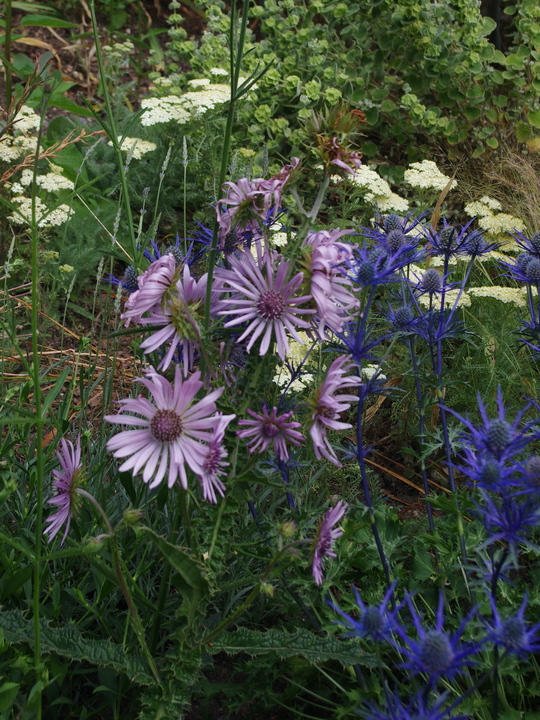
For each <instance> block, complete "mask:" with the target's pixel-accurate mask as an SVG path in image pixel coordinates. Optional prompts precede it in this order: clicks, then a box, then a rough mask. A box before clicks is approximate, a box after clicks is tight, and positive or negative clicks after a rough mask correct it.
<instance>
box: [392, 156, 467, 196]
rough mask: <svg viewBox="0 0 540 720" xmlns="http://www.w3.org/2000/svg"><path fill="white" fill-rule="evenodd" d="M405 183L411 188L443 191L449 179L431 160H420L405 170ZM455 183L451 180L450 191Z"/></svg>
mask: <svg viewBox="0 0 540 720" xmlns="http://www.w3.org/2000/svg"><path fill="white" fill-rule="evenodd" d="M404 178H405V182H406V183H407V184H408V185H411V186H412V187H417V188H424V189H428V190H439V191H441V190H444V188H445V187H446V186H447V185H448V183H449V181H450V178H449V177H447V176H446V175H444V174H443V173H442V172H441V171H440V170H439V168H438V167H437V165H436V164H435V163H434V162H433V160H422V162H415V163H411V164H410V165H409V169H408V170H405V175H404ZM456 185H457V182H456V181H455V180H452V185H451V186H450V188H451V189H453V188H455V187H456Z"/></svg>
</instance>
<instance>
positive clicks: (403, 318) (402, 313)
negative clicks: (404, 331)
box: [394, 307, 413, 327]
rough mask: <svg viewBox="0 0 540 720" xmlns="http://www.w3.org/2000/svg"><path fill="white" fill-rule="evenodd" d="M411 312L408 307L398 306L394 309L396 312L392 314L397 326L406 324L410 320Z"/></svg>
mask: <svg viewBox="0 0 540 720" xmlns="http://www.w3.org/2000/svg"><path fill="white" fill-rule="evenodd" d="M412 319H413V314H412V311H411V309H410V308H408V307H400V308H398V309H397V310H396V314H395V315H394V321H395V324H396V325H397V326H398V327H404V326H405V325H408V324H409V323H410V322H412Z"/></svg>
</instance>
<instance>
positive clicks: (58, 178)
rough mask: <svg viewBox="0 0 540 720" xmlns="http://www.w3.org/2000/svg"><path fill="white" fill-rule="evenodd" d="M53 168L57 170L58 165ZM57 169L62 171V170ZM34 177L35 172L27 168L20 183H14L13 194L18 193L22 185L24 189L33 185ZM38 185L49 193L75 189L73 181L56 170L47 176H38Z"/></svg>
mask: <svg viewBox="0 0 540 720" xmlns="http://www.w3.org/2000/svg"><path fill="white" fill-rule="evenodd" d="M52 167H53V168H57V166H56V165H54V166H52ZM57 169H58V170H60V168H57ZM33 176H34V173H33V171H32V170H30V169H29V168H25V169H24V170H23V171H22V174H21V178H20V181H19V182H18V183H13V185H12V186H11V192H12V193H17V192H18V191H19V188H20V187H21V185H22V186H24V187H28V186H29V185H31V184H32V178H33ZM36 183H37V184H38V185H39V186H40V187H42V188H43V189H44V190H46V191H47V192H58V191H59V190H73V188H74V187H75V184H74V183H73V182H72V181H71V180H68V178H66V177H64V176H63V175H62V174H61V173H60V172H57V171H54V170H53V172H49V173H46V174H45V175H37V176H36Z"/></svg>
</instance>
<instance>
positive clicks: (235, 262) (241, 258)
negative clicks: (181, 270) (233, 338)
mask: <svg viewBox="0 0 540 720" xmlns="http://www.w3.org/2000/svg"><path fill="white" fill-rule="evenodd" d="M274 261H275V258H274V257H273V256H272V254H270V253H265V254H264V255H263V256H262V257H261V259H260V266H261V267H259V264H257V262H256V261H255V258H254V257H253V255H252V254H251V253H245V252H239V253H238V254H237V255H234V256H231V258H230V260H229V262H230V269H228V270H225V269H223V268H216V271H215V279H216V282H217V283H218V286H219V289H220V290H221V291H227V290H228V291H230V292H231V296H230V297H228V298H224V299H222V300H221V301H220V302H221V304H222V306H223V307H224V308H225V309H223V310H220V311H219V314H220V315H236V317H235V318H233V319H232V320H229V321H228V322H226V323H225V327H234V326H236V325H240V324H241V323H248V326H247V328H246V330H245V331H244V332H243V333H242V335H240V337H239V338H238V340H237V342H242V340H244V339H245V338H247V337H249V336H250V335H251V338H250V340H249V342H248V344H247V347H246V349H247V351H248V352H249V351H250V350H251V348H252V346H253V343H254V342H255V340H257V338H259V337H260V336H261V335H262V341H261V347H260V349H259V354H260V355H265V354H266V353H267V352H268V349H269V348H270V342H271V340H272V337H273V336H275V339H276V341H277V346H278V355H279V357H280V358H281V359H282V360H285V356H286V355H287V353H288V352H289V342H288V340H287V335H286V332H285V331H286V330H288V331H289V332H290V334H291V335H292V336H293V337H294V339H295V340H297V341H298V342H299V343H302V342H303V341H302V338H301V337H300V336H299V335H298V333H297V331H296V327H301V328H307V327H309V324H308V323H307V322H306V321H305V320H301V319H300V318H299V317H297V315H300V314H310V313H313V312H315V311H314V310H307V309H299V308H298V305H301V304H302V303H305V302H308V301H309V300H311V295H302V296H300V297H294V293H295V292H296V291H297V290H298V288H299V287H300V286H301V285H302V282H303V279H304V275H303V273H301V272H299V273H297V274H296V275H295V276H294V277H293V278H291V279H290V280H289V281H287V275H288V272H289V262H288V261H287V260H283V259H282V258H281V257H280V258H279V265H278V268H277V270H276V267H275V262H274ZM262 268H264V270H265V273H264V275H263V272H262ZM295 326H296V327H295Z"/></svg>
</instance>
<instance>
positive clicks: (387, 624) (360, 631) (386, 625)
mask: <svg viewBox="0 0 540 720" xmlns="http://www.w3.org/2000/svg"><path fill="white" fill-rule="evenodd" d="M396 584H397V583H396V582H393V583H392V585H390V587H389V588H388V590H387V591H386V593H385V595H384V598H383V601H382V603H381V604H380V605H366V604H365V603H364V602H363V601H362V598H361V597H360V593H359V592H358V590H357V589H356V588H355V587H354V586H353V590H354V594H355V597H356V604H357V605H358V610H359V612H360V615H359V617H358V619H356V618H353V617H352V616H351V615H347V613H345V612H343V610H341V609H340V608H339V607H338V605H336V604H335V603H333V602H330V603H329V605H330V606H331V607H332V608H333V609H334V610H335V611H336V612H337V613H339V615H341V617H342V618H343V620H341V621H340V620H338V621H336V622H340V623H341V624H343V625H345V627H347V628H349V632H347V633H346V634H345V637H364V638H368V639H369V640H376V641H382V640H388V639H389V638H390V637H391V635H392V628H393V622H394V621H393V619H392V615H393V614H395V611H394V613H390V612H389V611H388V604H389V603H391V602H392V598H393V595H394V590H395V588H396Z"/></svg>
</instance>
